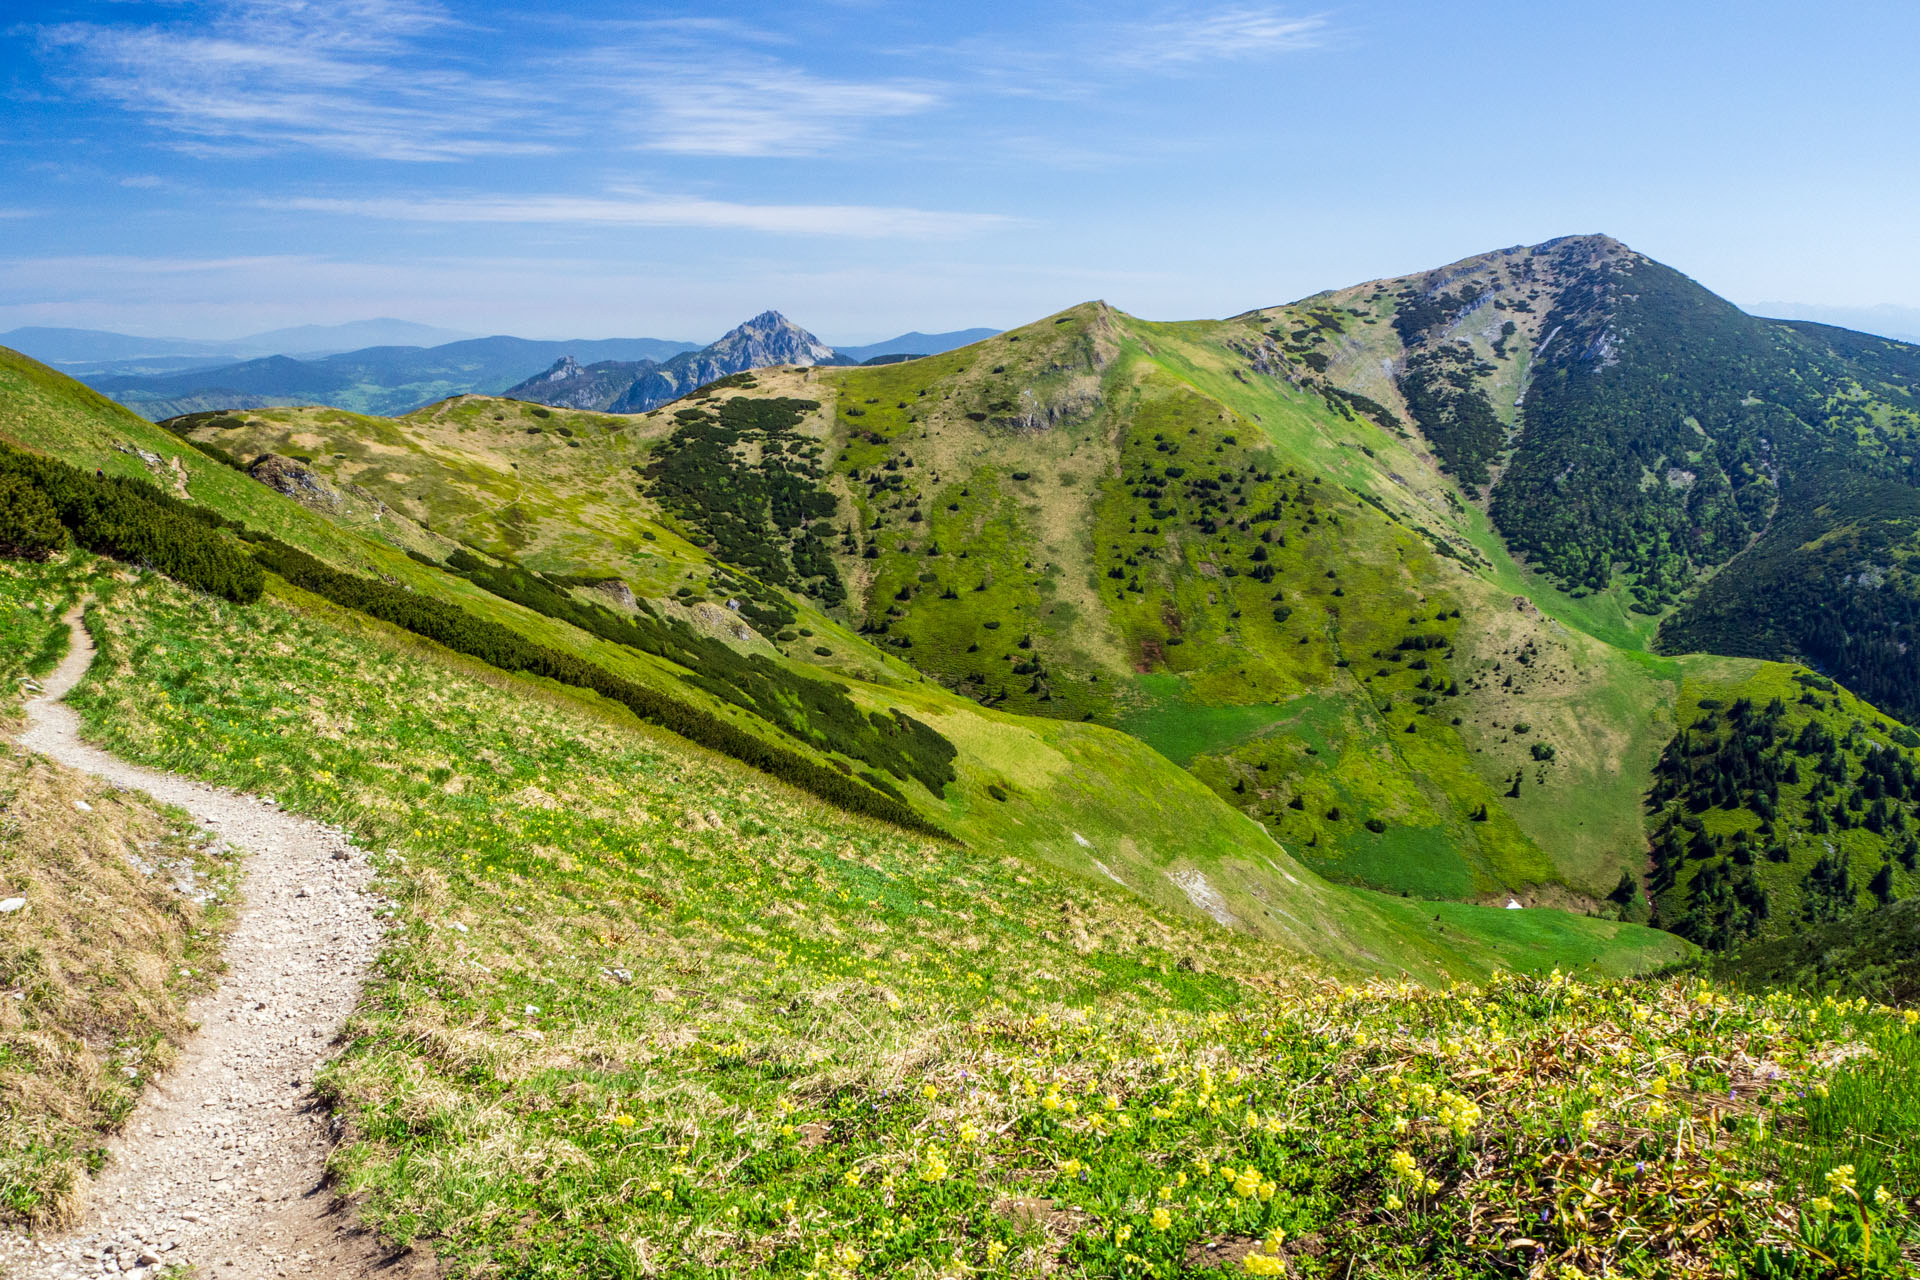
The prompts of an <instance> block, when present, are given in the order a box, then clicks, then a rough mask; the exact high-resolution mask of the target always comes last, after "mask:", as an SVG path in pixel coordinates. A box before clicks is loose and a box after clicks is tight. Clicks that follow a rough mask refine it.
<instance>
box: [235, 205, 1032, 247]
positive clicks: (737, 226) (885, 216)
mask: <svg viewBox="0 0 1920 1280" xmlns="http://www.w3.org/2000/svg"><path fill="white" fill-rule="evenodd" d="M272 207H274V208H279V209H298V210H302V211H305V212H309V213H326V214H349V215H357V216H361V217H368V218H379V219H384V220H387V221H393V222H423V223H502V224H508V223H517V224H525V225H535V224H545V225H555V226H577V227H687V228H708V229H719V230H731V231H758V232H768V233H774V234H783V235H805V236H855V237H866V238H878V239H909V240H934V239H952V238H954V237H958V236H965V235H971V234H974V233H977V232H981V231H990V230H994V229H997V228H1002V227H1006V226H1009V225H1012V224H1013V223H1014V221H1015V220H1014V219H1011V218H1008V217H1004V216H1002V215H999V214H991V213H965V212H948V211H943V210H935V209H907V208H892V207H887V206H883V205H830V204H746V203H739V202H735V201H728V200H710V199H706V198H703V197H699V196H674V195H649V194H634V195H630V196H562V195H553V196H542V195H534V196H511V195H508V196H487V195H480V196H464V197H443V198H425V199H411V198H402V197H373V198H360V199H351V198H335V197H324V196H308V197H294V198H291V199H279V200H275V201H273V202H272Z"/></svg>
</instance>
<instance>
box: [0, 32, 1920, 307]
mask: <svg viewBox="0 0 1920 1280" xmlns="http://www.w3.org/2000/svg"><path fill="white" fill-rule="evenodd" d="M7 8H8V9H10V10H12V11H13V12H14V13H16V14H18V13H20V12H21V11H22V10H23V9H25V8H26V6H18V7H17V8H16V7H15V6H12V5H9V6H7ZM32 10H33V11H32V14H31V17H23V18H18V19H16V20H15V25H13V26H11V27H10V28H8V29H7V30H6V34H5V38H4V43H3V44H0V92H3V93H4V94H5V104H6V105H5V111H6V115H5V119H6V128H5V129H4V130H0V162H3V163H4V165H5V169H6V172H7V173H8V175H9V179H10V180H9V182H8V183H7V184H6V185H5V187H4V188H0V329H5V328H11V327H13V326H14V325H21V324H55V325H75V326H84V327H99V328H115V329H122V330H126V331H131V332H138V333H150V334H171V335H178V336H191V337H224V336H230V335H237V334H241V333H246V332H251V331H256V330H260V329H267V328H273V327H278V326H282V325H292V324H305V323H329V322H336V321H342V320H349V319H357V318H362V317H367V316H375V315H392V316H399V317H403V318H406V319H411V320H419V321H423V322H427V323H432V324H439V325H444V326H448V327H451V328H457V329H462V330H467V331H470V332H513V333H520V334H524V335H528V336H542V337H563V336H611V335H649V336H658V337H670V338H687V339H695V340H705V339H708V338H711V337H713V336H714V335H716V334H718V333H719V332H720V331H721V330H723V329H725V328H727V327H728V326H729V325H731V324H732V323H734V322H736V321H737V320H739V319H741V318H743V317H745V316H746V315H748V314H751V313H753V312H755V311H758V310H761V309H762V308H764V307H769V306H772V307H778V308H780V309H781V310H783V311H786V312H787V313H788V314H789V315H791V316H793V317H794V318H795V319H797V320H799V321H800V322H802V323H803V324H805V325H807V326H808V327H809V328H811V329H813V330H814V331H815V332H817V333H819V334H820V335H821V336H822V337H825V338H826V339H828V340H829V341H838V342H843V343H851V342H858V341H864V340H870V339H875V338H880V337H884V336H887V335H889V334H892V333H894V332H898V331H900V330H902V329H908V328H919V329H926V330H939V329H947V328H958V327H962V326H967V325H975V324H989V325H996V326H1005V325H1012V324H1017V323H1021V322H1024V321H1026V320H1029V319H1033V318H1036V317H1038V316H1041V315H1044V314H1046V313H1048V312H1051V311H1054V310H1057V309H1059V308H1061V307H1064V306H1068V305H1071V304H1072V303H1074V302H1078V301H1081V300H1083V299H1086V298H1091V297H1103V298H1106V299H1108V300H1109V301H1111V302H1113V303H1114V304H1115V305H1117V306H1120V307H1123V308H1125V309H1126V310H1129V311H1132V312H1135V313H1138V314H1142V315H1147V316H1151V317H1155V318H1166V319H1172V318H1186V317H1195V316H1207V315H1225V314H1231V313H1233V312H1236V311H1240V310H1244V309H1247V308H1249V307H1254V306H1259V305H1264V304H1269V303H1274V302H1280V301H1286V300H1290V299H1292V298H1295V297H1299V296H1302V295H1304V294H1308V293H1311V292H1313V291H1315V290H1318V289H1321V288H1328V287H1333V286H1337V285H1342V284H1348V283H1353V282H1357V281H1360V280H1364V279H1368V278H1372V277H1375V276H1381V275H1389V274H1395V273H1400V272H1405V271H1410V270H1416V269H1419V268H1423V267H1428V266H1436V265H1439V264H1442V263H1445V262H1448V261H1451V260H1453V259H1455V258H1459V257H1463V256H1465V255H1467V254H1470V253H1475V252H1479V251H1481V250H1484V249H1490V248H1495V247H1499V246H1503V245H1508V244H1515V243H1531V242H1535V241H1538V240H1542V239H1546V238H1548V237H1551V236H1554V235H1560V234H1566V233H1571V232H1587V231H1604V232H1607V233H1609V234H1611V235H1614V236H1617V237H1619V238H1620V239H1622V240H1625V241H1626V242H1627V243H1629V244H1631V245H1633V246H1634V247H1635V248H1638V249H1640V250H1642V251H1643V252H1646V253H1649V254H1651V255H1653V256H1654V257H1657V258H1660V259H1662V260H1663V261H1666V262H1668V263H1670V264H1671V265H1673V266H1676V267H1678V268H1680V269H1681V270H1683V271H1686V272H1688V273H1689V274H1691V275H1693V276H1695V277H1696V278H1698V279H1700V280H1701V281H1702V282H1703V283H1705V284H1707V285H1708V286H1709V287H1711V288H1713V289H1715V290H1717V291H1719V292H1721V293H1723V294H1725V295H1727V296H1729V297H1732V298H1734V299H1736V300H1740V301H1755V300H1774V299H1784V300H1789V301H1797V302H1810V303H1824V304H1832V305H1850V306H1869V305H1874V304H1895V305H1901V306H1920V163H1917V161H1920V155H1917V154H1916V152H1920V145H1916V141H1915V139H1916V124H1920V120H1917V119H1916V116H1917V115H1920V112H1917V111H1916V108H1920V90H1916V88H1915V85H1916V83H1917V82H1920V77H1917V76H1916V74H1915V71H1914V66H1913V61H1912V59H1913V54H1914V51H1915V50H1916V49H1920V5H1913V4H1908V3H1904V2H1901V0H1884V2H1882V3H1845V2H1840V3H1831V2H1829V3H1823V4H1820V5H1811V4H1806V3H1801V2H1795V3H1785V2H1782V0H1749V2H1747V3H1700V2H1690V0H1668V2H1667V3H1661V4H1653V3H1645V4H1643V3H1631V2H1629V3H1614V4H1607V5H1600V4H1593V3H1564V4H1540V3H1537V0H1536V2H1534V3H1524V4H1523V3H1505V2H1491V3H1466V2H1462V3H1435V2H1433V0H1423V2H1418V3H1411V2H1402V0H1354V2H1352V3H1339V4H1329V5H1326V6H1317V5H1308V6H1273V5H1267V4H1262V3H1234V2H1229V3H1211V2H1209V0H1201V2H1200V3H1194V4H1157V3H1134V2H1132V0H1103V2H1102V3H1084V4H1082V3H1066V4H1045V3H1040V4H1035V3H999V2H997V0H989V2H987V3H974V4H969V5H951V6H948V5H929V4H924V3H917V4H892V3H882V2H880V0H842V2H840V3H832V2H820V0H816V2H815V3H812V4H804V5H794V4H791V3H781V4H766V5H753V4H739V5H724V6H703V7H698V8H696V7H694V6H680V7H666V6H652V5H647V4H634V3H606V4H598V3H566V4H562V3H555V2H553V0H528V2H527V3H524V4H519V5H516V6H513V7H512V12H506V11H504V8H495V7H492V6H478V5H469V4H463V3H459V2H458V0H439V2H436V0H211V2H207V0H167V2H163V3H146V2H143V0H101V2H84V0H42V2H41V3H36V4H35V5H34V6H32Z"/></svg>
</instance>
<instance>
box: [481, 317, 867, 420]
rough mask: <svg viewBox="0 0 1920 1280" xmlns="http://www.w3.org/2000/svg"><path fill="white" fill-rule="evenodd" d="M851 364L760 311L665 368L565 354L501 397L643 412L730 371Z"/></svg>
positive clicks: (790, 325)
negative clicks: (585, 359) (591, 361)
mask: <svg viewBox="0 0 1920 1280" xmlns="http://www.w3.org/2000/svg"><path fill="white" fill-rule="evenodd" d="M851 363H852V361H850V360H847V359H845V358H843V357H841V356H839V355H837V354H835V352H834V350H833V348H832V347H829V346H828V345H827V344H826V343H824V342H822V341H820V339H818V338H816V337H814V336H813V335H812V334H810V333H808V332H807V331H806V330H805V329H802V328H801V327H800V326H799V325H797V324H795V323H794V322H793V321H791V320H789V319H787V318H786V317H785V316H783V315H781V314H780V313H779V312H778V311H762V312H761V313H760V314H759V315H757V316H755V317H754V318H753V319H751V320H749V321H747V322H746V323H745V324H743V325H741V326H740V327H738V328H737V329H734V330H732V331H730V332H729V333H728V334H727V335H726V336H725V337H723V338H721V339H720V340H719V341H718V342H716V343H714V344H713V345H711V346H708V347H702V348H701V349H700V350H698V351H687V352H683V353H682V354H680V355H677V356H675V357H674V358H673V359H671V360H669V361H667V362H666V363H665V364H656V363H655V362H654V361H652V360H603V361H601V362H600V363H599V364H590V365H582V364H580V363H579V362H578V361H577V360H575V359H574V358H573V357H572V356H562V357H561V358H560V359H558V360H556V361H554V362H553V367H552V368H550V369H548V370H547V371H546V372H545V373H541V374H536V375H535V376H533V377H531V378H528V379H527V380H526V381H525V382H522V383H520V384H519V385H518V386H513V387H509V388H507V390H506V391H505V392H504V393H503V394H505V395H507V396H509V397H510V398H512V399H515V400H531V401H533V402H534V403H536V404H550V405H553V406H554V407H556V408H561V409H595V410H600V411H603V412H605V411H611V412H613V413H644V412H646V411H647V410H648V409H652V408H654V407H656V406H658V405H663V404H665V403H666V402H667V401H669V400H672V399H675V398H676V397H679V396H683V395H685V394H686V393H687V392H689V391H691V390H693V389H694V388H695V387H698V386H703V385H704V384H706V383H709V382H712V381H713V380H714V379H715V378H724V377H726V376H727V375H728V374H730V373H745V372H746V371H747V370H749V369H764V368H766V367H768V366H769V365H777V364H786V365H802V366H806V365H816V364H851Z"/></svg>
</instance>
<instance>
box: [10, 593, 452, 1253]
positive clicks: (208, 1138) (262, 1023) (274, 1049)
mask: <svg viewBox="0 0 1920 1280" xmlns="http://www.w3.org/2000/svg"><path fill="white" fill-rule="evenodd" d="M79 612H80V611H79V610H78V609H76V610H75V611H74V612H73V613H72V614H70V615H69V616H68V618H67V624H68V626H69V628H70V629H71V632H72V646H71V648H70V649H69V651H68V653H67V656H66V659H65V660H64V661H62V662H61V663H60V665H59V667H58V668H57V669H56V670H55V671H54V672H53V674H52V675H51V676H50V677H49V678H48V679H47V680H45V681H44V682H43V684H42V692H41V693H40V695H39V696H38V697H36V698H34V699H33V700H32V701H30V702H29V703H27V705H26V708H25V710H26V714H27V718H28V725H29V727H28V728H27V729H26V731H25V732H23V733H22V734H21V735H20V737H19V742H20V745H21V746H23V747H26V748H28V749H30V750H33V751H37V752H40V753H41V754H43V755H45V756H47V757H49V758H51V759H53V760H55V761H57V762H58V763H60V764H63V765H66V766H67V767H69V768H72V769H77V770H80V771H81V772H84V773H89V774H92V775H94V776H95V777H98V778H101V779H103V780H105V781H107V782H110V783H112V784H114V785H116V786H120V787H125V788H128V789H130V790H138V791H143V792H145V793H147V794H148V795H150V796H152V797H153V798H154V799H155V800H158V801H160V802H162V803H165V804H170V805H174V806H176V807H178V808H180V809H183V810H185V811H186V812H187V813H188V814H189V815H190V816H191V817H192V819H193V820H194V822H196V823H198V824H200V825H201V826H202V827H204V828H206V829H207V830H209V831H212V832H213V833H215V835H216V836H218V837H219V838H220V839H221V840H223V841H225V842H226V843H227V844H229V845H233V846H236V847H238V848H240V849H241V850H243V851H244V852H245V854H246V859H245V864H244V865H245V867H246V879H245V895H244V897H245V900H244V905H243V907H242V909H241V911H240V914H239V917H238V919H237V921H236V923H235V926H234V928H233V931H232V934H231V935H230V937H229V938H228V940H227V945H226V949H225V952H224V956H223V959H224V961H225V964H226V972H225V974H224V976H223V978H222V979H221V982H220V984H219V986H218V988H217V989H215V990H214V991H213V992H212V993H210V994H209V995H207V996H205V997H204V998H202V999H200V1000H199V1001H196V1002H195V1004H194V1005H193V1007H192V1008H191V1010H190V1013H191V1016H192V1017H193V1018H194V1019H195V1020H196V1021H197V1022H198V1024H199V1029H198V1031H197V1032H196V1033H195V1034H194V1036H193V1037H192V1038H191V1039H190V1040H189V1041H188V1042H187V1044H186V1045H185V1046H184V1048H183V1049H182V1051H181V1054H180V1059H179V1062H178V1063H177V1064H176V1065H175V1067H174V1069H173V1070H172V1071H171V1072H169V1073H168V1074H166V1075H165V1076H163V1077H162V1078H160V1079H158V1080H156V1081H155V1082H154V1083H153V1084H152V1085H150V1086H149V1087H148V1089H147V1091H146V1093H145V1094H144V1095H143V1097H142V1098H141V1101H140V1105H139V1107H138V1108H137V1109H136V1110H135V1112H134V1114H133V1116H132V1118H131V1119H130V1121H129V1122H128V1124H127V1125H126V1127H125V1129H124V1130H123V1131H122V1132H121V1133H120V1134H119V1135H118V1136H117V1137H116V1138H115V1139H114V1140H113V1141H112V1142H111V1143H110V1144H109V1146H110V1150H111V1152H112V1156H111V1159H110V1160H109V1162H108V1164H107V1167H106V1168H105V1169H104V1170H103V1171H102V1172H101V1174H100V1176H99V1177H98V1178H96V1179H95V1180H94V1182H93V1184H92V1186H91V1188H90V1189H89V1193H88V1208H87V1213H86V1218H85V1220H84V1222H83V1223H82V1225H81V1227H80V1228H79V1229H78V1230H77V1231H75V1232H73V1233H71V1234H69V1235H66V1236H64V1237H42V1238H40V1239H29V1238H27V1237H25V1236H23V1235H18V1234H6V1235H4V1236H0V1271H3V1272H4V1274H5V1275H6V1276H8V1277H9V1278H10V1280H15V1278H17V1280H42V1278H49V1280H50V1278H55V1277H67V1276H94V1275H102V1274H106V1275H114V1274H118V1275H123V1276H126V1275H132V1276H134V1277H143V1276H146V1275H158V1274H160V1273H161V1272H162V1271H164V1270H168V1269H171V1268H182V1267H188V1266H191V1267H193V1268H195V1272H194V1273H195V1274H196V1275H199V1276H203V1277H206V1278H207V1280H223V1278H225V1277H233V1278H234V1280H241V1278H245V1280H254V1277H264V1276H281V1275H303V1274H304V1275H315V1276H327V1277H334V1276H339V1277H356V1276H371V1275H394V1274H399V1275H406V1274H426V1273H428V1272H429V1271H430V1269H431V1264H430V1262H428V1260H427V1259H426V1258H425V1257H424V1256H419V1255H412V1256H403V1257H400V1258H393V1257H390V1256H388V1255H387V1253H386V1251H385V1250H383V1249H382V1248H381V1247H380V1245H379V1243H378V1241H377V1240H376V1239H375V1238H374V1237H373V1236H372V1235H370V1234H368V1233H366V1232H362V1231H359V1230H357V1229H356V1228H355V1227H354V1226H353V1223H352V1220H351V1216H350V1215H349V1214H348V1213H346V1212H344V1211H343V1210H342V1209H341V1207H340V1205H339V1203H338V1202H337V1199H336V1197H335V1196H334V1195H333V1193H332V1192H331V1191H330V1190H329V1189H328V1188H327V1187H326V1186H325V1162H326V1156H327V1152H328V1150H329V1148H330V1147H331V1145H332V1143H333V1141H334V1133H333V1131H332V1126H331V1123H330V1120H329V1117H328V1116H327V1114H326V1113H325V1111H324V1109H323V1108H322V1107H321V1106H320V1104H319V1103H318V1101H317V1100H316V1099H315V1097H314V1095H313V1089H312V1082H313V1075H314V1072H315V1070H316V1069H317V1068H318V1067H319V1066H320V1065H321V1063H322V1062H324V1061H325V1060H326V1058H327V1057H328V1055H329V1052H330V1049H331V1047H332V1045H333V1043H334V1039H335V1036H336V1034H337V1032H338V1029H339V1027H340V1025H341V1023H342V1022H343V1021H344V1020H345V1019H346V1018H347V1016H348V1015H349V1014H350V1013H351V1012H352V1011H353V1008H354V1005H355V1002H356V1001H357V1000H358V999H359V996H360V989H361V984H362V983H363V982H364V980H365V978H366V975H367V972H368V969H369V967H370V966H371V964H372V962H373V958H374V953H375V951H376V949H377V946H378V943H379V937H380V926H379V923H378V921H377V919H376V918H375V915H374V908H375V906H376V905H377V899H376V898H375V896H374V894H373V893H372V891H371V889H370V887H369V882H370V880H371V877H372V868H371V867H370V865H369V864H368V860H367V855H366V851H365V850H362V849H359V848H357V847H356V846H355V845H353V844H352V842H351V841H349V840H348V839H347V837H346V836H345V835H344V834H342V833H340V832H338V831H336V830H334V829H332V828H329V827H324V826H322V825H320V824H318V823H315V822H311V821H308V820H306V819H303V818H297V817H294V816H292V815H290V814H286V813H283V812H281V811H280V810H279V808H278V807H276V805H275V804H274V803H273V801H272V799H271V798H270V797H257V796H248V795H241V794H239V793H236V792H233V791H228V790H225V789H223V788H219V787H213V786H209V785H207V784H205V783H201V782H195V781H192V780H190V779H187V778H182V777H178V776H176V775H173V774H167V773H159V772H156V771H154V770H151V769H145V768H141V767H139V766H137V765H132V764H128V763H127V762H126V761H123V760H120V759H117V758H116V757H114V756H112V755H110V754H108V753H107V752H104V751H101V750H100V749H98V748H96V747H92V746H89V745H87V744H86V743H84V742H82V741H81V738H80V718H79V716H78V715H76V714H75V713H74V711H73V710H72V709H71V708H69V707H67V706H65V705H64V704H63V703H62V702H61V701H60V700H61V698H62V697H63V696H64V695H65V694H66V693H67V692H68V690H70V689H72V688H73V686H74V685H76V684H77V683H79V681H80V679H81V677H83V676H84V675H85V674H86V671H87V668H88V666H89V664H90V663H91V662H92V661H93V653H94V650H93V642H92V638H91V637H90V636H89V635H88V634H87V631H86V629H85V628H84V627H83V626H81V625H80V620H79Z"/></svg>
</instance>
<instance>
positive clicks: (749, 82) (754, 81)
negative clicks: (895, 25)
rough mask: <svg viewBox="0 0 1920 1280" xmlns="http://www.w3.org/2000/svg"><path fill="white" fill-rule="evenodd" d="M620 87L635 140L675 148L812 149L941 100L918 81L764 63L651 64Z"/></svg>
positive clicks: (739, 151) (731, 152)
mask: <svg viewBox="0 0 1920 1280" xmlns="http://www.w3.org/2000/svg"><path fill="white" fill-rule="evenodd" d="M624 88H625V89H626V91H627V93H628V94H629V95H630V97H631V99H632V101H633V104H634V106H633V110H632V111H631V112H630V114H629V126H630V130H631V133H632V136H633V137H634V138H635V140H636V145H637V146H639V147H640V148H642V149H644V150H649V151H665V152H672V153H676V154H681V155H707V156H771V155H817V154H819V153H820V152H823V151H825V150H827V149H829V148H830V147H832V146H834V145H836V144H838V143H841V142H844V141H846V140H847V139H849V138H850V137H852V136H854V135H855V134H857V133H859V132H860V131H862V130H863V129H864V128H865V127H866V126H868V125H870V124H872V123H873V122H875V121H877V120H881V119H887V118H894V117H900V116H910V115H917V114H919V113H921V112H924V111H927V110H929V109H931V108H932V107H934V106H935V105H937V104H938V103H939V101H940V96H939V94H938V93H936V92H935V91H934V90H932V89H931V88H929V87H926V86H924V85H915V84H909V83H900V82H895V83H883V82H868V81H857V80H834V79H826V78H823V77H820V76H815V75H810V74H808V73H806V72H803V71H799V70H796V69H794V68H792V67H788V66H785V65H782V64H778V63H771V62H754V63H739V62H736V63H735V64H733V65H731V66H725V67H715V66H701V65H693V66H687V65H683V64H676V63H663V64H656V65H653V66H646V67H642V68H640V73H639V74H638V75H635V76H631V77H629V78H627V79H626V80H625V81H624Z"/></svg>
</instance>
